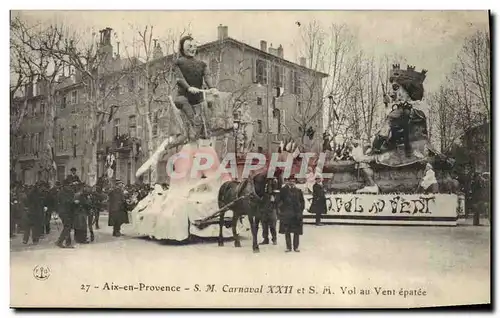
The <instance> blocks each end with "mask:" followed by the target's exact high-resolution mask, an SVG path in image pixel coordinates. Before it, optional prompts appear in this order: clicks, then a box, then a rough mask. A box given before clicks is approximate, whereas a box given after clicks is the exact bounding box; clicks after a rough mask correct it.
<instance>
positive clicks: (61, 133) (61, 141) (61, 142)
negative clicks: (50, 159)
mask: <svg viewBox="0 0 500 318" xmlns="http://www.w3.org/2000/svg"><path fill="white" fill-rule="evenodd" d="M59 150H64V128H63V127H61V128H59Z"/></svg>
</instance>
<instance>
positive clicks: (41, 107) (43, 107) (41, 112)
mask: <svg viewBox="0 0 500 318" xmlns="http://www.w3.org/2000/svg"><path fill="white" fill-rule="evenodd" d="M40 114H42V116H43V115H44V114H45V102H44V101H41V102H40Z"/></svg>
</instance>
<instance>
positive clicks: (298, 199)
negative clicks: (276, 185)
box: [279, 176, 305, 252]
mask: <svg viewBox="0 0 500 318" xmlns="http://www.w3.org/2000/svg"><path fill="white" fill-rule="evenodd" d="M295 182H296V179H295V177H294V176H290V178H288V180H287V183H286V184H285V186H284V187H283V188H281V191H280V199H279V213H280V215H279V219H280V227H279V232H280V234H285V241H286V252H290V251H291V250H292V239H291V234H292V233H293V250H294V251H295V252H299V237H300V235H302V233H303V230H302V227H303V223H302V214H303V212H304V208H305V202H304V195H303V194H302V191H301V190H300V189H298V188H297V187H296V186H295Z"/></svg>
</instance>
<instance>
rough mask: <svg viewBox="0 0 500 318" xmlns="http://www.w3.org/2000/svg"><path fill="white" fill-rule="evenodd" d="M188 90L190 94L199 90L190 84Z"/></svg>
mask: <svg viewBox="0 0 500 318" xmlns="http://www.w3.org/2000/svg"><path fill="white" fill-rule="evenodd" d="M188 92H189V93H191V94H197V93H199V92H200V90H199V89H198V88H196V87H193V86H191V87H190V88H188Z"/></svg>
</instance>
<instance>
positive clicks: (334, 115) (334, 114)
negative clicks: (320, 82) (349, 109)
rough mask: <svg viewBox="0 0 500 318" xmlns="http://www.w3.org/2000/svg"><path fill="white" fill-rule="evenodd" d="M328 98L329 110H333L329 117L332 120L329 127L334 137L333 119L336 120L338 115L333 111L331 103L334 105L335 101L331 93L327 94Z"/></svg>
mask: <svg viewBox="0 0 500 318" xmlns="http://www.w3.org/2000/svg"><path fill="white" fill-rule="evenodd" d="M328 100H329V101H330V110H329V111H330V112H333V116H331V114H330V116H329V117H330V118H331V119H332V122H331V124H332V127H331V129H332V135H333V137H335V119H337V120H338V119H339V116H338V115H337V112H336V111H335V108H333V105H335V104H336V103H335V101H334V100H333V95H332V94H330V95H328ZM329 124H330V123H329Z"/></svg>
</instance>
